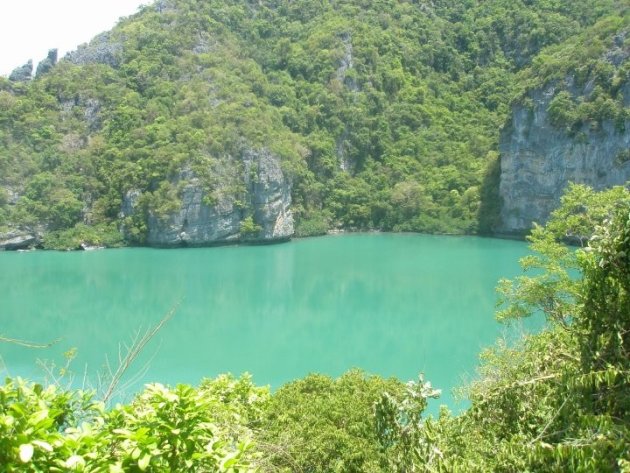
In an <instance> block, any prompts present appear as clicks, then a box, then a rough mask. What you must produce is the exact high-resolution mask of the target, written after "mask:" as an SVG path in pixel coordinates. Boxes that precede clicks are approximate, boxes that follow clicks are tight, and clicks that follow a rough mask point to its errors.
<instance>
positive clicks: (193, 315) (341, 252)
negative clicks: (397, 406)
mask: <svg viewBox="0 0 630 473" xmlns="http://www.w3.org/2000/svg"><path fill="white" fill-rule="evenodd" d="M526 252H527V249H526V246H525V244H524V243H522V242H516V241H508V240H497V239H489V238H477V237H444V236H426V235H411V234H350V235H340V236H328V237H321V238H311V239H303V240H296V241H292V242H289V243H285V244H278V245H269V246H228V247H218V248H197V249H175V250H158V249H148V248H127V249H116V250H104V251H90V252H69V253H64V252H30V253H9V252H6V253H4V254H0V320H1V330H0V334H2V335H4V336H8V337H14V338H21V339H27V340H32V341H37V342H46V341H50V340H53V339H57V338H61V340H60V341H59V342H58V343H57V344H56V345H54V346H53V347H51V348H48V349H32V348H25V347H20V346H16V345H12V344H6V343H5V344H2V345H0V355H1V356H2V359H3V362H4V365H5V366H6V369H5V371H6V372H8V374H10V375H13V376H18V375H19V376H24V377H28V378H35V379H41V378H42V375H43V374H42V370H41V369H39V368H38V364H37V360H38V359H39V360H54V361H55V362H56V363H57V364H61V363H62V362H63V358H62V353H63V352H64V351H66V350H68V349H69V348H76V349H77V358H76V359H75V360H74V362H73V364H72V369H73V371H74V372H75V377H76V382H78V383H79V384H81V383H82V382H83V378H84V375H85V373H87V377H88V379H90V380H92V382H93V383H94V381H93V380H94V379H96V378H95V373H96V372H98V371H99V370H100V369H101V368H102V366H103V364H104V361H105V358H106V357H109V358H110V360H111V361H112V362H114V361H115V359H116V357H117V353H118V347H119V345H120V344H121V343H125V342H129V340H130V337H131V336H132V335H133V334H134V333H137V332H138V331H143V330H146V329H147V328H149V327H150V326H151V325H153V324H155V323H156V322H158V321H159V319H160V318H161V317H162V316H163V315H164V314H166V313H167V312H168V311H169V310H170V309H171V308H173V307H174V306H176V305H177V304H179V305H178V306H177V310H176V313H175V315H174V316H173V318H172V319H171V320H170V321H168V323H167V324H166V326H165V327H164V328H163V329H162V330H161V331H160V332H159V334H158V335H157V336H156V337H155V338H154V339H153V340H152V341H151V342H150V343H149V345H148V346H147V348H146V349H145V351H144V352H143V354H142V356H141V357H140V359H139V360H138V363H137V364H136V366H135V371H134V370H131V371H130V374H133V373H135V372H137V371H138V370H139V369H140V368H141V367H142V366H143V365H145V364H146V363H148V370H147V371H146V372H145V373H144V374H143V375H142V376H141V379H139V380H138V382H137V383H136V384H135V385H133V386H130V387H129V388H128V391H127V395H128V396H129V395H130V394H131V393H132V392H133V391H134V390H138V389H140V388H141V387H142V384H143V383H146V382H152V381H157V382H162V383H165V384H176V383H182V382H184V383H192V384H197V383H198V382H199V381H200V380H201V379H202V378H203V377H213V376H216V375H218V374H220V373H225V372H231V373H234V374H240V373H243V372H249V373H251V374H252V375H253V378H254V381H255V382H256V383H257V384H262V385H265V384H269V385H270V386H271V387H272V389H275V388H277V387H279V386H280V385H281V384H283V383H286V382H287V381H290V380H292V379H295V378H298V377H302V376H305V375H306V374H308V373H310V372H320V373H325V374H329V375H332V376H337V375H340V374H341V373H343V372H344V371H346V370H348V369H351V368H353V367H360V368H362V369H364V370H366V371H367V372H369V373H376V374H379V375H382V376H397V377H399V378H401V379H403V380H408V379H416V377H417V375H418V373H420V372H423V373H425V376H426V378H427V379H428V380H430V381H431V382H432V383H433V385H434V386H436V387H438V388H441V389H442V390H443V395H442V398H441V399H440V400H439V401H437V402H435V403H433V404H432V407H431V411H432V412H436V410H437V405H438V404H442V403H444V404H447V405H449V407H451V408H452V409H454V410H458V409H459V408H461V407H462V406H463V405H465V403H463V404H457V403H456V402H455V400H454V398H453V396H452V393H451V389H452V388H453V387H455V386H458V385H460V384H461V383H462V381H464V380H465V379H468V378H470V376H472V375H474V369H475V366H476V364H477V356H478V354H479V352H480V350H481V349H482V347H484V346H488V345H490V344H492V343H493V342H494V341H495V340H496V338H497V337H499V336H501V335H502V333H503V331H505V327H503V326H501V325H500V324H498V323H497V322H496V321H495V320H494V304H495V301H496V294H495V292H494V288H495V286H496V283H497V281H498V279H499V278H501V277H513V276H515V275H517V274H518V273H519V267H518V259H519V258H520V257H521V256H523V255H525V254H526Z"/></svg>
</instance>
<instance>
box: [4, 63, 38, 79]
mask: <svg viewBox="0 0 630 473" xmlns="http://www.w3.org/2000/svg"><path fill="white" fill-rule="evenodd" d="M32 77H33V60H32V59H29V60H28V62H27V63H26V64H24V65H22V66H20V67H16V68H15V69H13V71H12V72H11V74H10V75H9V80H10V81H11V82H26V81H29V80H31V78H32Z"/></svg>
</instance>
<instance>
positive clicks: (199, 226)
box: [121, 149, 293, 247]
mask: <svg viewBox="0 0 630 473" xmlns="http://www.w3.org/2000/svg"><path fill="white" fill-rule="evenodd" d="M240 164H241V165H240V166H238V169H241V170H242V176H239V180H240V183H241V184H242V189H243V190H244V193H243V195H242V196H239V198H236V196H234V195H233V194H232V193H230V192H218V193H217V195H216V197H215V198H214V201H213V202H212V204H209V203H208V199H206V194H207V191H206V190H205V189H204V185H203V183H202V180H201V179H200V178H199V177H197V176H196V175H195V174H194V172H193V171H192V170H190V169H184V170H182V171H181V172H180V174H179V176H178V177H177V179H176V180H175V181H174V182H173V183H172V184H173V185H174V186H175V187H177V188H178V189H179V199H180V202H181V205H179V208H178V209H177V210H176V211H175V212H172V213H170V214H168V215H167V216H166V217H163V216H162V217H160V216H158V215H155V214H154V213H152V212H151V211H149V213H148V217H147V228H148V232H147V243H148V244H149V245H151V246H160V247H174V246H205V245H213V244H222V243H230V242H239V241H249V242H272V241H283V240H287V239H289V238H290V237H291V236H292V235H293V214H292V212H291V209H290V205H291V183H290V180H289V179H288V178H287V177H286V175H285V173H284V172H283V171H282V168H281V165H280V160H279V158H278V157H277V156H275V155H273V154H271V153H270V152H268V151H266V150H251V149H246V150H244V151H243V152H242V155H241V156H240ZM140 195H141V194H140V193H139V192H138V191H131V192H128V193H127V194H126V196H125V198H124V199H123V207H122V209H121V214H122V216H123V217H124V216H129V215H132V214H133V213H134V212H135V211H136V208H137V202H138V200H139V198H140ZM241 197H242V199H241ZM249 217H251V221H252V222H253V223H254V224H255V225H256V231H255V232H252V233H244V232H242V223H243V221H244V220H245V219H246V218H249Z"/></svg>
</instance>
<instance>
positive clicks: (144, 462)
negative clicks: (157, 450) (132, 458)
mask: <svg viewBox="0 0 630 473" xmlns="http://www.w3.org/2000/svg"><path fill="white" fill-rule="evenodd" d="M149 463H151V455H149V454H146V455H144V456H143V457H142V458H140V460H138V468H140V470H141V471H146V469H147V467H148V466H149Z"/></svg>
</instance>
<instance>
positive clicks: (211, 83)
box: [0, 0, 628, 248]
mask: <svg viewBox="0 0 630 473" xmlns="http://www.w3.org/2000/svg"><path fill="white" fill-rule="evenodd" d="M624 11H625V10H624V4H623V2H616V1H614V0H573V1H572V2H569V3H567V2H561V1H552V0H533V1H530V0H527V1H526V0H509V1H508V0H488V1H486V0H484V1H481V0H466V1H462V0H440V1H433V2H399V1H394V0H379V1H376V2H365V1H363V0H349V1H344V2H336V1H332V0H325V1H321V2H312V1H306V0H300V1H288V0H273V1H265V2H251V1H243V0H212V1H198V0H168V1H167V2H158V3H157V4H156V5H150V6H146V7H143V8H142V9H141V11H140V12H139V13H138V14H136V15H134V16H132V17H130V18H128V19H125V20H123V21H122V22H121V23H120V24H119V25H117V26H116V27H115V28H114V29H113V30H112V31H111V32H110V33H109V35H108V37H107V39H106V41H105V42H104V43H103V42H100V43H99V42H98V41H97V42H96V43H95V44H93V45H92V46H88V50H89V48H93V49H92V51H93V52H94V51H100V50H102V49H107V48H110V49H111V54H110V56H111V57H110V58H109V59H108V60H106V61H103V63H83V64H80V65H77V64H73V63H71V62H69V61H67V60H61V61H60V62H59V63H58V64H57V65H56V66H55V67H54V68H52V69H51V70H50V71H49V72H48V73H47V74H45V75H42V76H40V77H38V78H36V79H34V80H32V81H30V82H29V83H28V84H23V83H13V82H10V81H8V80H5V79H2V78H0V193H4V192H3V190H2V188H8V189H10V190H11V191H12V192H17V193H18V194H19V195H20V196H21V197H20V199H19V201H18V203H17V204H16V205H8V204H7V203H6V202H5V201H6V199H5V198H4V197H3V196H2V195H0V227H2V226H7V225H9V224H10V225H12V226H20V227H23V228H27V229H42V230H44V231H46V232H50V231H55V232H57V234H56V236H54V237H53V238H52V239H49V241H50V242H51V243H50V244H48V246H49V247H59V248H64V247H65V248H67V247H73V246H74V241H75V237H76V235H77V234H78V232H74V231H73V232H70V233H66V231H67V230H69V229H73V228H75V226H76V225H77V224H79V225H81V224H86V225H89V226H94V227H95V228H96V229H98V230H97V231H98V232H100V231H107V232H109V229H110V228H112V227H111V225H113V226H115V227H117V228H119V227H124V234H125V235H126V238H127V242H128V243H143V242H144V240H145V236H146V231H147V229H146V222H147V218H148V216H149V215H153V216H155V217H157V218H165V217H166V216H167V215H168V214H169V212H172V211H173V209H175V208H177V206H178V205H179V203H180V202H179V200H180V195H179V192H180V189H179V187H178V185H176V184H175V183H176V182H177V181H178V179H179V178H180V177H181V171H182V170H183V169H187V170H190V171H192V172H194V174H195V175H196V176H197V177H198V178H199V179H200V180H201V182H202V186H203V188H204V190H205V192H206V195H205V200H206V201H207V202H208V203H212V202H216V201H217V198H218V197H229V198H231V199H233V200H235V201H239V202H240V203H242V204H243V206H244V208H245V210H248V209H247V206H248V205H249V204H248V202H249V200H248V196H247V195H245V194H246V192H245V190H244V189H243V182H242V172H241V171H242V169H241V168H242V162H241V159H240V157H241V155H242V153H243V150H244V149H247V148H253V149H266V150H268V151H271V152H273V153H274V154H276V155H278V156H279V157H280V158H281V160H282V164H283V169H284V170H285V171H286V173H287V175H288V176H289V177H290V178H291V180H292V182H293V207H294V211H295V212H294V213H295V216H296V222H297V233H298V234H299V235H308V234H319V233H323V232H325V231H326V230H327V229H330V228H336V227H345V228H348V229H382V230H393V231H424V232H442V233H470V232H476V231H482V232H491V231H492V230H493V228H494V227H495V226H496V216H497V215H498V205H499V202H498V199H497V198H496V197H497V196H496V190H497V185H498V179H497V178H496V177H497V173H496V171H497V169H498V167H497V147H498V146H497V145H498V138H499V133H498V131H499V129H500V128H501V127H502V125H503V124H504V123H505V122H506V119H507V118H508V116H509V113H510V103H511V100H512V99H513V98H514V97H515V96H523V94H522V91H523V90H529V88H530V87H535V86H540V85H542V84H547V83H556V82H562V81H563V80H564V79H565V76H572V75H575V76H576V81H577V83H578V84H583V83H585V82H587V81H590V80H591V79H593V80H594V81H595V82H594V84H595V89H594V91H593V93H591V94H590V95H589V96H588V97H587V99H584V101H583V102H580V100H579V99H578V98H576V97H575V96H574V94H572V93H569V92H570V91H568V90H567V91H565V92H562V91H561V89H562V87H563V86H561V85H558V87H557V90H558V92H559V95H558V96H557V97H556V98H555V99H554V100H553V102H552V103H551V105H550V113H551V117H552V120H553V122H554V123H556V124H557V125H558V126H566V127H569V128H570V129H572V130H573V129H574V128H575V129H577V128H579V126H580V124H581V123H588V124H592V125H593V126H595V124H598V123H601V122H602V120H613V121H614V122H615V123H616V124H617V125H618V126H621V125H622V124H623V119H624V117H625V116H627V108H624V107H623V104H622V103H621V102H620V96H621V94H620V92H619V91H620V90H621V88H622V87H623V86H624V84H626V83H627V80H628V77H627V66H623V65H622V66H620V67H612V68H611V67H609V63H607V62H606V61H603V60H601V58H602V57H603V55H604V53H605V51H607V49H608V48H611V47H613V45H614V41H615V37H616V33H617V32H620V31H624V28H626V29H627V15H625V14H624ZM617 36H618V35H617ZM618 37H619V38H621V40H622V41H625V42H626V43H624V44H627V41H628V40H627V38H626V39H625V40H624V39H623V38H624V37H623V35H621V36H618ZM621 47H624V46H623V45H622V46H621ZM88 56H89V55H88ZM622 62H623V61H622ZM607 64H608V66H607ZM522 71H525V72H522ZM521 72H522V73H521ZM519 74H520V75H519ZM589 126H590V125H589ZM576 127H577V128H576ZM622 158H623V156H621V158H620V159H622ZM180 184H181V181H180ZM134 190H137V191H141V192H142V193H143V194H142V199H141V201H140V202H138V207H137V213H136V214H135V215H134V216H133V217H127V218H126V219H125V220H122V221H121V217H120V211H121V205H122V202H123V196H124V195H125V194H126V193H127V192H128V191H134ZM105 229H107V230H105ZM245 229H247V228H245ZM102 240H103V241H106V240H109V237H105V236H104V237H103V238H102Z"/></svg>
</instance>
